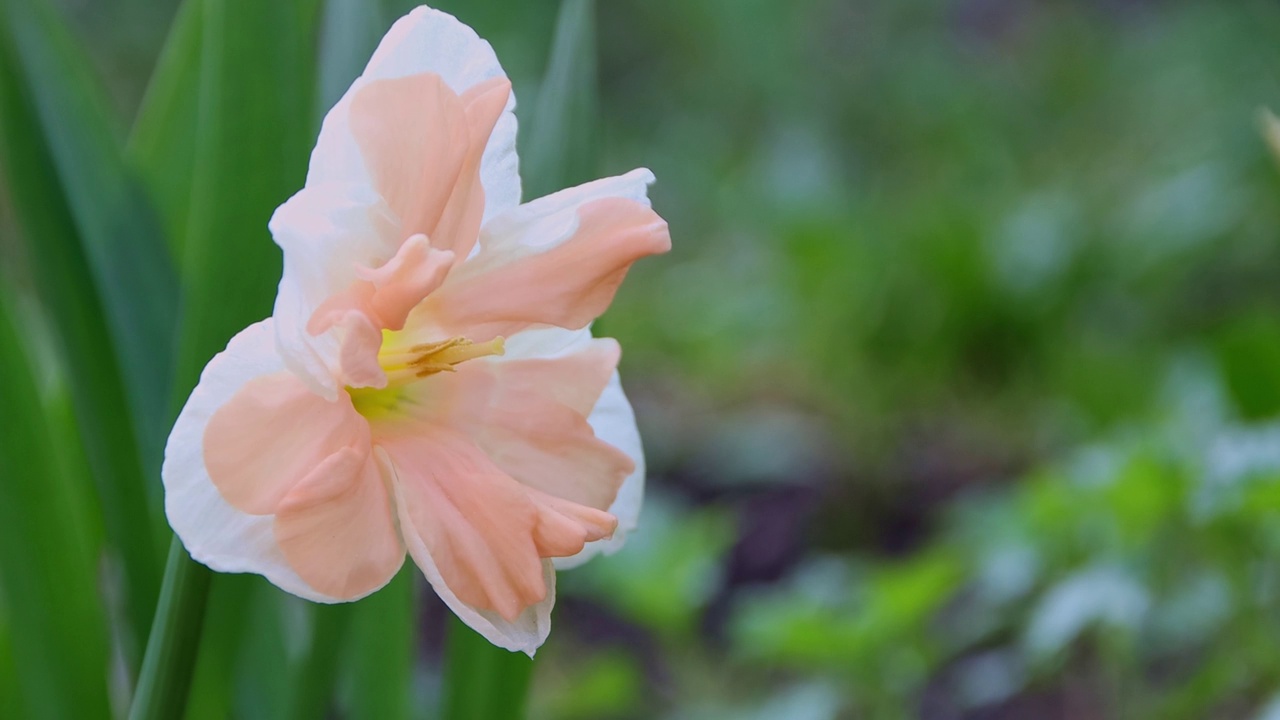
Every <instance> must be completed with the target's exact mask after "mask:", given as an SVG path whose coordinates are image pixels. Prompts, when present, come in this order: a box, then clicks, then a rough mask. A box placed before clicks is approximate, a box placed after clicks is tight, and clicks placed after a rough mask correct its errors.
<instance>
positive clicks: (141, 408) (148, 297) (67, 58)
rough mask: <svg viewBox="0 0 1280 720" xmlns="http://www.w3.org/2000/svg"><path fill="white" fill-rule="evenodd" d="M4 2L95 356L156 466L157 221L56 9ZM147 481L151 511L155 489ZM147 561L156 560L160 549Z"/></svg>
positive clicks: (160, 354)
mask: <svg viewBox="0 0 1280 720" xmlns="http://www.w3.org/2000/svg"><path fill="white" fill-rule="evenodd" d="M3 7H4V11H5V14H6V17H7V21H8V30H9V38H8V39H7V41H6V45H7V46H10V47H11V48H12V52H13V57H14V59H16V60H17V62H16V63H15V64H14V68H15V73H16V74H17V76H18V78H19V79H20V81H21V82H22V83H23V86H24V87H25V88H26V92H27V95H28V100H29V102H30V103H31V107H32V109H33V110H34V113H35V117H36V119H37V121H38V123H39V130H40V132H41V134H42V135H43V137H44V142H45V143H46V144H47V149H48V155H49V159H50V160H51V161H52V162H51V165H50V167H51V168H52V169H53V171H54V173H55V175H56V177H57V181H58V184H59V185H60V187H61V188H62V192H60V193H58V195H59V196H62V197H65V202H66V206H67V208H68V209H69V210H70V213H71V219H72V222H73V223H74V226H75V229H76V232H77V234H78V235H79V241H80V245H81V247H82V251H83V254H84V256H85V258H86V259H87V260H88V267H89V271H90V273H91V275H92V278H93V280H94V286H95V287H96V290H97V293H98V295H99V296H100V298H101V304H102V308H103V313H104V315H105V318H106V323H107V327H108V328H109V329H110V334H111V338H112V340H113V341H114V342H113V344H112V345H110V346H107V345H103V346H100V347H99V348H97V352H96V354H105V352H104V351H105V350H106V349H107V348H111V349H112V350H113V351H114V352H115V354H116V356H117V360H118V362H119V366H120V368H121V371H122V375H123V377H124V382H125V387H126V388H127V390H128V393H127V395H126V400H127V401H128V404H127V407H129V408H130V409H131V410H132V415H133V417H134V422H135V424H136V428H137V431H138V440H139V443H140V451H141V453H142V457H143V466H144V469H146V470H148V471H154V470H158V469H159V466H160V451H161V448H162V447H163V443H164V438H165V436H166V435H167V430H168V422H169V420H170V415H169V393H170V390H169V380H170V376H171V370H172V363H171V356H170V353H169V352H168V349H169V348H170V347H171V346H172V338H173V330H174V328H175V326H176V322H177V299H178V289H177V282H176V278H175V276H174V273H173V267H172V261H171V258H170V256H169V253H168V248H167V247H166V243H165V241H164V236H163V233H162V230H161V225H160V222H159V219H158V218H157V217H156V214H155V210H154V208H153V207H152V206H151V205H150V203H149V201H148V199H147V197H146V195H145V192H144V191H143V189H142V187H141V184H140V182H139V181H138V179H137V177H135V176H134V175H133V174H132V172H131V171H130V170H129V168H128V167H127V166H126V164H125V161H124V157H123V153H122V150H121V142H120V137H119V134H118V133H117V132H116V128H115V127H113V125H112V124H111V123H110V120H109V119H110V118H111V113H110V109H109V106H108V104H107V102H106V100H105V98H104V97H103V94H102V89H101V87H100V85H99V84H98V82H97V81H96V79H95V78H94V77H93V74H92V72H91V67H92V66H91V64H90V61H89V59H88V58H87V57H86V56H85V55H84V53H83V51H82V49H81V47H80V45H79V44H78V43H77V42H76V40H75V39H74V38H73V37H72V36H71V34H70V32H69V31H68V30H67V28H66V27H65V26H64V24H63V22H62V20H61V18H60V17H59V16H58V13H57V11H56V10H55V9H54V8H53V6H52V5H50V4H49V3H48V2H47V1H41V0H4V2H3ZM91 357H92V356H91ZM86 360H87V359H86ZM96 360H97V359H96V358H93V361H95V362H96ZM149 474H150V475H151V476H154V474H155V473H154V472H151V473H149ZM135 482H136V481H135ZM152 487H153V488H154V492H153V493H151V495H150V497H151V498H152V500H153V502H154V503H155V505H154V507H155V508H156V509H157V510H158V506H159V485H158V484H153V485H152ZM152 562H153V563H158V562H159V553H156V554H155V559H154V560H153V561H152Z"/></svg>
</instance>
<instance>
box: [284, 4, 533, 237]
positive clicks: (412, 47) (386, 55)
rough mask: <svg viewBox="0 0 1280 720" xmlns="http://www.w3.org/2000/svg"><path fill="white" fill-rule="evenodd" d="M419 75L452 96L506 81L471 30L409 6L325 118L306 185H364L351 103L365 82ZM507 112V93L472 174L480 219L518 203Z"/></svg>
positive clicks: (511, 100) (511, 103) (510, 104)
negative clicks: (434, 79) (439, 82)
mask: <svg viewBox="0 0 1280 720" xmlns="http://www.w3.org/2000/svg"><path fill="white" fill-rule="evenodd" d="M423 73H432V74H434V75H438V76H439V77H440V78H442V79H443V80H444V83H445V84H446V85H447V86H448V87H449V88H451V89H452V90H453V92H454V93H456V94H457V95H459V96H463V95H465V94H467V93H468V91H470V90H471V89H472V88H474V87H476V86H477V85H480V84H482V83H484V82H486V81H489V80H492V79H494V78H501V79H503V80H505V78H506V73H505V72H503V70H502V66H501V65H500V64H499V63H498V59H497V57H496V56H495V55H494V53H493V48H492V47H490V45H489V43H487V42H485V41H484V40H483V39H481V38H480V37H479V36H477V35H476V33H475V31H474V30H472V29H471V28H469V27H467V26H466V25H464V24H462V23H461V22H459V21H458V20H457V19H456V18H454V17H453V16H451V15H449V14H447V13H443V12H440V11H438V10H433V9H431V8H427V7H419V8H417V9H415V10H414V11H412V12H410V13H409V14H408V15H406V16H405V17H403V18H401V19H400V20H398V21H396V23H395V24H394V25H393V26H392V27H391V29H390V30H389V31H388V32H387V34H386V36H385V37H383V39H382V42H381V43H380V44H379V45H378V49H377V50H376V51H375V52H374V54H373V57H372V58H371V59H370V60H369V64H368V65H367V66H366V67H365V70H364V73H363V74H362V75H361V76H360V77H359V78H358V79H357V80H356V81H355V83H354V84H353V85H352V86H351V89H350V90H348V92H347V94H346V95H344V96H343V97H342V99H341V100H339V101H338V103H337V104H336V105H335V106H334V108H333V109H332V110H331V111H330V112H329V114H328V115H326V116H325V119H324V123H323V124H322V126H321V130H320V137H319V140H318V141H317V143H316V148H315V150H314V151H313V152H312V155H311V166H310V170H309V171H308V174H307V184H308V185H312V184H315V183H327V182H334V181H337V182H349V181H351V180H352V179H363V181H364V182H366V183H368V182H369V180H368V178H369V174H368V173H367V171H366V169H365V165H364V161H363V159H362V157H361V153H360V150H359V147H358V146H357V144H356V142H355V140H354V138H353V137H352V133H351V125H350V122H349V110H350V104H351V99H352V97H353V95H354V94H355V93H356V92H357V91H358V90H359V88H361V87H362V86H363V85H365V84H367V83H369V82H372V81H375V80H387V79H397V78H404V77H408V76H412V75H421V74H423ZM514 110H515V97H514V95H510V94H508V96H507V98H506V100H505V102H504V104H503V106H502V108H501V113H500V114H499V115H498V117H497V120H496V121H495V122H494V124H493V130H492V132H491V133H489V135H488V138H487V141H486V142H485V143H484V152H483V154H482V156H481V161H480V171H479V174H480V182H481V184H482V186H483V188H484V196H485V205H484V214H483V219H484V221H487V220H488V219H489V218H490V217H493V216H494V215H496V214H498V213H500V212H502V211H504V210H507V209H509V208H512V207H515V206H516V205H517V204H519V202H520V174H519V162H518V159H517V157H516V117H515V112H514Z"/></svg>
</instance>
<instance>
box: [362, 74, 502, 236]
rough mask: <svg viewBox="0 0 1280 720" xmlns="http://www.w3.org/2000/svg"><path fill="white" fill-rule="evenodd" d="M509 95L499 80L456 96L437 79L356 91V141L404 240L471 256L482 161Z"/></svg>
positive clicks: (394, 81) (376, 84) (421, 77)
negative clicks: (420, 238)
mask: <svg viewBox="0 0 1280 720" xmlns="http://www.w3.org/2000/svg"><path fill="white" fill-rule="evenodd" d="M510 92H511V84H510V83H509V82H508V81H507V80H506V78H501V77H499V78H492V79H490V80H486V81H484V82H482V83H480V84H478V85H476V86H474V87H472V88H470V89H469V90H468V91H467V92H465V93H463V94H462V95H461V96H459V94H458V93H456V92H454V90H453V89H452V88H450V87H449V86H448V85H447V84H446V83H445V81H444V79H443V78H441V77H440V76H439V75H436V74H434V73H422V74H418V75H409V76H405V77H399V78H391V79H381V80H373V81H370V82H367V83H365V84H363V85H361V87H359V88H358V89H354V90H353V91H352V99H351V108H350V120H349V122H350V127H351V133H352V136H353V137H354V138H355V141H356V144H357V145H358V146H359V148H360V152H361V155H362V157H363V158H364V162H365V168H366V170H367V171H368V173H369V177H370V180H371V182H372V184H373V187H374V188H376V189H377V191H378V193H379V194H380V195H381V196H382V197H383V198H385V199H386V201H387V204H388V206H389V207H390V208H391V210H392V212H394V213H395V214H396V217H397V218H398V219H399V224H400V231H401V234H402V235H403V236H404V237H408V236H410V235H414V234H423V235H426V236H427V237H429V238H430V239H431V245H432V246H433V247H435V248H437V249H441V250H450V251H453V252H455V253H457V254H458V255H459V256H460V257H466V256H467V254H468V253H469V252H470V251H471V247H472V246H473V245H474V244H475V241H476V236H477V234H478V233H479V230H480V220H481V216H482V214H483V212H484V206H485V195H484V190H483V188H482V187H481V186H480V177H479V173H480V162H481V155H482V154H483V152H484V148H485V144H486V142H487V141H488V139H489V135H490V134H491V133H492V132H493V129H494V124H495V123H496V122H497V121H498V118H499V116H500V115H501V113H502V110H503V107H504V106H505V105H506V101H507V98H508V97H509V95H510Z"/></svg>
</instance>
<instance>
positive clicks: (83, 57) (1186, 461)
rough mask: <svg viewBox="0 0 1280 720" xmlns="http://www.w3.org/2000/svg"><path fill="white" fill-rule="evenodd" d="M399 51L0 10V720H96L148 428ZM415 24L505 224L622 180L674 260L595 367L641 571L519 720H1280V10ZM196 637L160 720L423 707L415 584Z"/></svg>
mask: <svg viewBox="0 0 1280 720" xmlns="http://www.w3.org/2000/svg"><path fill="white" fill-rule="evenodd" d="M411 5H412V3H403V2H392V1H390V0H381V2H367V3H362V2H342V1H341V0H328V1H327V2H321V1H320V0H301V1H299V2H292V1H291V2H281V3H255V2H243V1H242V2H236V0H204V1H201V0H188V1H187V2H185V3H182V4H181V9H179V3H178V2H176V0H147V1H144V0H92V1H89V0H58V1H57V2H54V3H52V4H51V3H49V2H36V1H35V0H0V7H2V8H4V10H5V12H4V14H3V18H4V19H3V21H2V22H3V23H4V25H0V28H3V29H4V30H5V34H3V35H0V91H2V92H0V100H2V101H4V104H0V126H2V127H3V135H4V141H5V144H4V150H5V152H4V154H3V155H0V161H2V162H3V163H4V166H3V171H4V172H3V173H0V183H2V184H3V186H2V187H0V190H3V192H0V262H2V266H0V268H2V271H3V272H2V273H0V307H2V308H3V309H4V312H3V313H0V331H2V332H0V350H3V351H4V354H3V356H0V363H2V364H0V370H3V371H4V373H5V380H4V381H3V385H4V388H0V400H2V401H3V405H0V413H3V415H0V417H3V420H0V422H2V423H3V428H4V430H3V432H4V434H5V438H0V452H7V454H0V470H2V471H3V472H4V475H3V476H2V477H0V561H2V564H0V568H2V569H3V572H2V574H0V717H73V716H74V717H92V716H93V713H92V711H91V710H86V709H85V708H102V707H114V708H116V711H117V712H119V710H120V708H122V707H124V703H127V696H128V687H129V684H130V682H131V681H130V678H131V677H132V673H133V672H135V671H136V665H137V659H138V656H139V653H140V647H141V641H140V640H139V637H142V638H145V627H146V622H147V621H148V619H149V618H150V612H151V607H150V606H149V605H148V603H151V602H154V593H153V592H152V593H151V594H148V593H147V590H148V589H152V590H154V588H157V587H158V583H159V576H160V572H161V567H162V565H161V562H160V559H161V558H162V556H163V553H162V549H163V548H164V547H166V546H167V538H168V535H167V528H165V526H164V525H163V520H162V516H161V515H160V513H159V480H158V475H157V471H158V466H159V458H160V455H159V449H160V448H161V447H162V445H163V439H164V437H165V435H166V432H167V427H168V424H169V423H170V422H171V421H172V417H173V416H174V414H175V413H176V410H177V408H178V407H179V405H180V402H181V400H182V399H183V398H185V395H186V392H187V391H188V390H189V388H190V387H191V385H192V383H193V382H194V380H195V378H196V376H197V375H198V372H199V369H200V368H201V367H202V366H203V364H204V362H205V361H207V359H208V358H209V357H210V356H211V355H212V354H213V353H214V352H216V351H217V350H218V349H220V348H221V347H222V346H223V345H224V344H225V342H226V340H227V339H228V338H229V337H230V336H231V334H233V333H234V332H235V331H236V330H238V329H239V328H240V327H243V326H244V325H245V324H247V323H248V322H252V321H253V320H256V319H259V318H261V317H263V316H265V315H267V314H268V313H269V312H270V303H271V298H272V296H273V292H274V283H275V281H276V280H277V279H278V276H279V254H278V251H277V250H276V249H275V247H274V246H273V245H271V243H270V241H269V236H268V234H267V232H266V220H267V218H268V217H269V214H270V211H271V209H272V208H274V207H275V205H277V204H279V203H280V202H282V201H283V200H284V199H285V198H287V197H288V196H289V195H290V194H291V193H292V192H293V191H294V190H295V189H296V188H297V187H300V185H301V181H302V178H303V175H304V173H305V164H306V156H307V152H308V151H309V149H310V147H311V145H312V144H313V142H314V137H315V132H316V128H317V127H318V121H319V118H320V117H321V116H322V114H323V111H324V110H325V109H326V108H327V107H328V106H329V105H330V104H332V102H333V101H334V100H335V99H336V98H337V97H338V96H339V95H340V94H341V92H342V91H343V90H344V89H345V88H346V86H347V85H348V84H349V83H350V81H351V79H352V78H354V77H355V75H356V74H357V73H358V72H359V69H360V67H361V65H362V64H363V61H364V60H365V59H366V58H367V57H368V54H369V53H370V51H371V50H372V47H373V46H374V44H375V43H376V41H377V39H378V38H379V37H380V36H381V34H382V33H383V32H385V29H386V28H387V27H388V26H389V24H390V22H391V20H393V19H394V18H395V17H397V16H398V15H400V14H401V13H402V12H403V11H405V10H406V9H407V8H408V7H410V6H411ZM438 6H439V7H441V8H442V9H446V10H448V11H450V12H453V13H454V14H456V15H457V16H458V17H459V18H460V19H462V20H463V21H464V22H466V23H468V24H470V25H472V26H473V27H475V28H476V29H477V31H478V32H479V33H480V34H481V36H483V37H486V38H487V39H489V40H490V42H491V43H492V44H493V45H494V47H495V49H496V51H497V54H498V56H499V58H500V59H501V60H502V62H503V64H504V66H505V68H506V69H507V71H508V73H509V74H510V76H511V77H512V80H513V83H514V87H515V92H516V94H517V96H518V97H519V98H520V106H519V109H518V115H519V116H520V119H521V123H522V136H521V141H522V147H521V149H522V160H523V162H524V173H525V181H526V197H532V196H536V195H540V194H543V193H545V192H549V191H551V190H554V189H557V188H559V187H562V186H564V185H567V184H573V183H577V182H580V181H583V180H586V179H589V178H591V177H596V176H600V175H602V174H617V173H621V172H624V171H626V170H629V169H631V168H632V167H636V166H648V167H650V168H652V169H653V170H654V172H655V173H656V174H657V177H658V184H657V185H656V186H655V187H654V189H653V192H652V196H653V202H654V206H655V207H656V208H657V209H658V210H659V212H660V213H662V214H663V215H664V216H665V217H666V218H667V219H668V220H669V222H670V225H671V229H672V237H673V240H674V250H673V251H672V252H671V253H670V254H669V255H667V256H663V257H660V258H655V259H649V260H646V261H644V262H643V263H640V264H639V265H638V266H637V267H636V268H635V269H634V270H633V271H632V273H631V275H630V276H629V278H628V281H627V283H626V284H625V285H624V287H623V289H622V291H621V293H620V294H619V296H618V299H617V301H616V302H615V304H614V306H613V308H612V309H611V310H610V311H609V313H608V314H607V315H606V316H605V317H604V318H603V319H602V320H601V321H600V323H599V324H598V325H597V333H598V334H605V335H611V336H614V337H617V338H618V339H619V340H620V341H621V343H622V345H623V348H624V351H625V352H624V359H623V366H622V372H623V379H624V383H625V385H626V387H627V389H628V392H629V394H630V396H631V398H632V401H633V402H634V404H635V406H636V410H637V415H638V418H639V423H640V426H641V431H642V435H643V437H644V438H645V442H646V448H647V453H648V458H649V465H650V474H649V485H648V495H647V499H646V508H645V511H644V515H643V518H642V526H641V530H640V531H638V532H637V533H636V534H635V535H634V536H633V537H632V539H631V540H630V541H629V544H628V545H627V547H626V548H625V550H624V551H623V552H621V553H619V554H618V555H616V556H614V557H612V558H609V559H602V560H596V561H593V562H592V563H590V564H588V565H587V566H585V567H583V568H581V569H579V570H575V571H572V572H566V573H562V574H561V576H560V588H561V590H560V597H559V600H558V605H557V609H556V613H555V616H554V617H555V628H554V631H553V633H552V636H551V639H550V641H549V642H548V643H547V644H546V646H545V647H544V648H543V649H542V650H541V651H540V652H539V655H538V662H537V664H536V666H535V670H534V679H533V684H532V688H533V690H532V692H533V695H532V698H531V710H530V712H531V714H532V716H534V717H537V718H566V719H570V720H572V719H578V718H581V719H587V718H651V717H652V718H672V719H675V718H680V719H686V718H687V719H703V718H707V719H718V718H759V719H761V720H763V719H765V718H769V719H773V718H788V719H792V718H794V719H797V720H808V719H813V720H820V719H825V718H888V719H894V718H927V719H930V720H935V719H936V720H950V719H956V720H960V719H970V718H971V719H974V720H977V719H991V720H996V719H1012V718H1242V719H1244V718H1248V719H1257V720H1276V719H1280V282H1278V280H1280V165H1278V164H1277V159H1276V157H1275V156H1274V155H1273V154H1272V152H1271V150H1270V149H1269V148H1268V144H1267V141H1266V138H1265V135H1264V133H1263V131H1262V129H1261V125H1260V122H1259V120H1260V112H1261V109H1262V108H1265V107H1267V106H1269V105H1270V106H1273V107H1280V42H1278V40H1280V7H1278V6H1277V5H1276V4H1275V3H1272V2H1264V1H1263V0H1258V1H1256V2H1255V1H1251V0H1238V1H1235V2H1229V3H1228V2H1215V3H1207V2H1192V1H1190V0H1188V1H1186V2H1179V1H1177V0H1038V1H1036V2H1029V1H1027V0H1022V1H1017V0H857V1H854V0H808V1H804V2H799V1H796V2H767V1H765V0H661V1H659V0H648V1H647V2H625V1H622V0H610V1H608V2H600V3H597V4H595V5H591V4H589V3H585V2H578V3H574V2H572V1H571V2H568V3H565V5H564V7H563V8H562V7H561V5H560V3H556V2H551V1H550V0H533V1H527V2H502V1H500V0H475V1H473V2H463V1H462V0H455V1H453V2H443V1H441V2H440V3H439V4H438ZM166 38H168V41H167V42H166ZM170 386H172V391H171V390H170ZM126 415H127V416H129V417H132V418H133V420H132V421H131V422H123V421H122V420H121V418H122V417H125V416H126ZM6 438H7V439H6ZM134 448H136V452H135V451H134ZM126 456H127V457H126ZM24 478H27V480H24ZM131 518H132V519H131ZM209 612H210V616H209V623H210V624H209V625H208V626H207V627H210V628H216V629H215V630H211V631H207V632H206V643H205V647H204V648H203V649H202V655H201V657H200V661H199V665H198V669H197V675H196V685H195V688H194V690H193V692H194V696H193V702H192V710H191V711H190V713H189V716H191V717H209V718H217V717H243V718H259V717H270V718H274V717H285V716H298V717H301V716H306V715H305V713H304V712H303V711H302V710H299V708H300V707H303V706H307V707H310V706H315V707H317V708H318V710H316V714H314V715H312V716H313V717H324V716H325V715H324V713H325V712H326V707H327V712H328V713H330V715H329V716H330V717H355V718H360V717H379V718H381V717H398V716H399V717H410V716H412V717H422V716H426V715H427V714H428V712H429V710H428V708H430V707H431V706H432V703H433V702H434V701H433V698H434V697H435V696H436V694H438V692H439V684H440V679H439V677H440V663H441V659H440V655H441V647H440V645H441V643H440V637H441V633H442V632H443V627H444V620H445V613H446V612H447V611H445V610H444V609H443V607H442V606H441V605H440V603H439V602H438V601H437V600H435V598H434V596H432V595H431V593H430V591H429V589H427V588H425V587H423V586H421V582H420V580H419V579H417V578H416V577H415V576H414V574H413V573H404V574H402V576H401V577H400V578H398V579H397V580H396V581H395V583H393V586H392V587H390V588H388V589H387V590H385V591H383V592H380V593H379V594H377V595H375V596H374V597H372V598H370V599H369V600H366V601H363V602H361V603H358V604H356V605H354V606H350V607H344V608H336V609H335V608H319V607H316V606H311V605H308V604H306V603H304V602H302V601H299V600H297V599H296V598H291V597H288V596H285V595H283V594H282V593H280V592H278V591H276V590H274V588H272V587H271V586H269V585H268V584H267V583H266V582H265V581H263V580H261V579H260V578H256V577H242V576H235V577H232V576H219V577H217V578H216V579H215V585H214V590H213V596H212V598H211V604H210V610H209ZM139 625H141V626H142V630H141V631H140V632H141V633H142V634H141V636H139V634H138V633H139V631H138V629H137V626H139ZM130 628H133V629H130ZM41 633H44V634H43V635H42V634H41ZM59 643H61V644H59ZM324 648H337V649H339V650H340V651H341V652H340V654H338V655H334V657H340V658H341V659H340V660H333V662H334V663H337V664H338V667H336V668H333V669H332V670H331V673H330V675H323V674H322V675H320V676H321V677H332V678H333V681H332V703H329V701H328V698H329V695H327V694H326V695H325V696H324V697H322V698H320V699H319V700H316V699H312V700H310V701H307V700H302V701H300V700H299V699H298V698H297V697H296V695H297V694H298V693H299V692H302V691H301V690H299V688H305V687H307V686H306V685H305V683H304V684H302V685H300V684H299V683H298V682H297V681H296V680H297V678H299V677H302V678H307V677H316V675H313V674H311V673H313V671H314V670H315V668H314V667H313V665H315V664H316V663H317V662H318V663H319V664H320V665H324V663H325V662H326V661H324V660H323V659H322V660H319V661H317V660H316V658H317V657H330V656H331V655H332V653H330V654H325V653H324V652H318V650H317V649H319V650H323V649H324ZM322 672H323V668H322ZM81 680H82V681H83V682H79V681H81ZM73 683H74V684H73ZM85 683H87V685H86V684H85ZM68 687H77V688H80V690H78V691H76V692H74V693H70V695H74V696H76V698H78V697H79V696H81V695H85V694H86V693H87V694H88V696H92V697H90V699H89V700H87V701H84V702H86V703H89V704H86V705H79V706H77V705H74V704H73V705H67V703H68V702H72V703H77V702H80V700H78V699H74V698H72V699H68V697H66V696H68V692H67V691H66V688H68ZM94 702H97V703H98V704H97V705H93V704H92V703H94ZM308 702H310V703H311V705H308ZM48 708H54V709H53V710H48ZM46 711H47V712H46ZM63 713H72V714H63Z"/></svg>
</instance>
